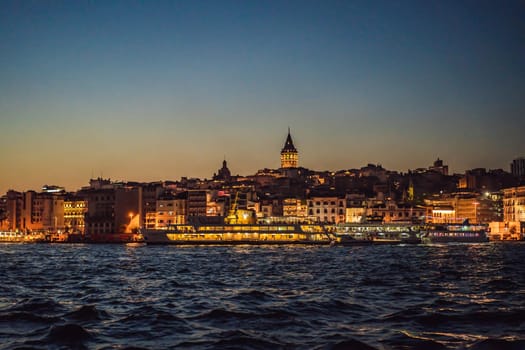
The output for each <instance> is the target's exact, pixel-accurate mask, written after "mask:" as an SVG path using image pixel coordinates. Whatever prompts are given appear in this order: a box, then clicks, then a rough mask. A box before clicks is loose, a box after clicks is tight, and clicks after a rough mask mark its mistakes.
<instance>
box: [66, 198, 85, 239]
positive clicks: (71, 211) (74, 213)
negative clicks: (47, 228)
mask: <svg viewBox="0 0 525 350" xmlns="http://www.w3.org/2000/svg"><path fill="white" fill-rule="evenodd" d="M87 209H88V208H87V200H85V199H84V198H81V197H78V196H75V195H66V197H65V199H64V227H65V230H66V231H67V232H70V233H82V234H83V233H84V230H85V216H86V213H87Z"/></svg>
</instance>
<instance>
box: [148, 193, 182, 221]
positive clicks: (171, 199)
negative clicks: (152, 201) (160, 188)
mask: <svg viewBox="0 0 525 350" xmlns="http://www.w3.org/2000/svg"><path fill="white" fill-rule="evenodd" d="M187 198H188V192H182V193H179V194H177V195H175V196H172V195H168V196H163V197H161V198H159V199H158V200H157V209H156V220H155V221H156V222H155V228H157V229H160V228H165V227H167V226H169V225H172V224H185V223H186V205H187Z"/></svg>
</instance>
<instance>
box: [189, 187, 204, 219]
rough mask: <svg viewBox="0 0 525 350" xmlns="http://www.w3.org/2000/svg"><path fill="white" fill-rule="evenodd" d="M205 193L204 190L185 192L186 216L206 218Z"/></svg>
mask: <svg viewBox="0 0 525 350" xmlns="http://www.w3.org/2000/svg"><path fill="white" fill-rule="evenodd" d="M206 209H207V193H206V191H205V190H189V191H187V210H186V215H187V216H193V217H203V216H206Z"/></svg>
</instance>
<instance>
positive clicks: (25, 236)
mask: <svg viewBox="0 0 525 350" xmlns="http://www.w3.org/2000/svg"><path fill="white" fill-rule="evenodd" d="M0 242H12V243H41V242H46V237H45V236H44V234H42V233H24V232H16V231H0Z"/></svg>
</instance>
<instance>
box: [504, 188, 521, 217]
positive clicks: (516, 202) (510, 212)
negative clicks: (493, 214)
mask: <svg viewBox="0 0 525 350" xmlns="http://www.w3.org/2000/svg"><path fill="white" fill-rule="evenodd" d="M503 221H505V222H511V221H519V222H525V186H519V187H511V188H506V189H504V190H503Z"/></svg>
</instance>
